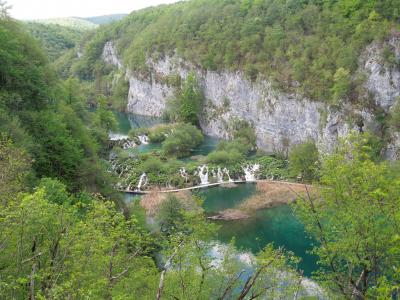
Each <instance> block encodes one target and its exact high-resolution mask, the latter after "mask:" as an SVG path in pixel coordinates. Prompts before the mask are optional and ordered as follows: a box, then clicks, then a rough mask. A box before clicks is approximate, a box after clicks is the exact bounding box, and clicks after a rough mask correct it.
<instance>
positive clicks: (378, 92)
mask: <svg viewBox="0 0 400 300" xmlns="http://www.w3.org/2000/svg"><path fill="white" fill-rule="evenodd" d="M386 47H388V49H390V51H392V52H394V54H395V56H396V57H397V58H400V39H399V38H397V39H396V38H392V39H390V40H389V42H388V43H387V44H386ZM381 52H382V45H379V44H378V43H373V44H372V45H370V46H368V47H367V49H366V51H365V53H364V55H363V56H364V69H365V71H366V73H367V82H366V84H365V86H366V88H367V89H368V91H370V92H371V93H372V94H373V96H374V99H375V103H376V104H377V105H378V106H381V107H382V108H384V109H389V108H390V107H391V106H392V105H393V104H394V102H395V101H396V99H397V98H398V97H399V96H400V72H399V70H397V71H396V70H393V68H390V67H385V66H384V62H383V58H382V55H381Z"/></svg>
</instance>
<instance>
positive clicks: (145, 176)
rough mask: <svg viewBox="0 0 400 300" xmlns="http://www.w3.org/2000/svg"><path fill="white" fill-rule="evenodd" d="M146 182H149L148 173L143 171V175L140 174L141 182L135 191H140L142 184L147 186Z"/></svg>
mask: <svg viewBox="0 0 400 300" xmlns="http://www.w3.org/2000/svg"><path fill="white" fill-rule="evenodd" d="M146 184H147V175H146V173H143V174H142V175H140V178H139V183H138V185H137V187H136V189H135V192H140V189H141V188H142V186H145V185H146Z"/></svg>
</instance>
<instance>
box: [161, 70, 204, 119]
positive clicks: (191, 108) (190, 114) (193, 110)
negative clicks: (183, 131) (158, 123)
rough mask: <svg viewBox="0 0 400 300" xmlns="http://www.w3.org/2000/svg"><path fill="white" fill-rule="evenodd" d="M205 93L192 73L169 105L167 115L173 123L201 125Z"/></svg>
mask: <svg viewBox="0 0 400 300" xmlns="http://www.w3.org/2000/svg"><path fill="white" fill-rule="evenodd" d="M202 102H203V93H202V91H201V89H200V87H199V85H198V82H197V79H196V76H195V74H194V73H190V74H189V75H188V76H187V78H186V80H185V82H184V83H183V86H182V88H181V89H180V90H179V91H178V95H177V96H176V98H175V99H173V100H171V101H170V102H169V103H168V108H167V115H169V118H170V119H172V121H175V122H183V123H189V124H193V125H199V114H200V110H201V105H202Z"/></svg>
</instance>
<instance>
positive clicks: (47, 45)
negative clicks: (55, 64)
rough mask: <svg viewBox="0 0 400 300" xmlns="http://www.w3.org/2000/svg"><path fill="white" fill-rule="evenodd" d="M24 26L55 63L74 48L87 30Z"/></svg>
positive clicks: (37, 25) (53, 25) (39, 25)
mask: <svg viewBox="0 0 400 300" xmlns="http://www.w3.org/2000/svg"><path fill="white" fill-rule="evenodd" d="M24 25H25V27H26V29H27V31H28V32H29V33H30V34H31V35H32V36H33V37H34V38H36V39H37V40H38V41H40V43H41V44H42V45H43V48H44V49H45V51H46V52H47V53H48V56H49V58H50V60H51V61H55V60H56V59H57V58H59V57H60V56H62V55H63V54H64V53H65V52H66V51H67V50H69V49H72V48H74V47H75V46H76V45H77V44H78V43H79V42H80V41H81V39H82V38H83V36H84V34H85V33H86V30H85V29H78V28H75V27H69V26H62V25H58V24H52V23H48V24H42V23H37V22H26V23H24Z"/></svg>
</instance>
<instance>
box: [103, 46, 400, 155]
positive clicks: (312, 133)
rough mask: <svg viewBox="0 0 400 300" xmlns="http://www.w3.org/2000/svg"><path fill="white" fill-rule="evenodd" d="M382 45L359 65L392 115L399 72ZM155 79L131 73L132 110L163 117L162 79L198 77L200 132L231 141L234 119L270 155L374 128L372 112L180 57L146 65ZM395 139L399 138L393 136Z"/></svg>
mask: <svg viewBox="0 0 400 300" xmlns="http://www.w3.org/2000/svg"><path fill="white" fill-rule="evenodd" d="M390 46H391V47H393V49H394V50H393V51H394V52H395V53H396V55H397V56H398V57H399V58H400V39H392V40H391V41H390ZM112 49H114V47H113V44H112V42H107V43H106V46H105V48H104V53H103V56H104V59H105V61H107V62H109V63H112V64H114V65H116V66H118V67H119V68H120V64H121V62H120V60H119V59H118V58H117V57H115V56H116V51H115V49H114V50H112ZM381 51H382V46H380V45H378V44H372V45H370V46H369V47H368V48H367V49H366V51H365V53H364V54H363V56H362V58H361V61H360V62H361V63H360V65H361V66H362V69H363V70H364V72H365V73H366V74H367V81H366V83H365V88H366V90H367V91H368V92H369V93H370V94H371V95H373V96H374V99H375V103H376V105H377V106H379V107H381V108H382V109H383V110H386V111H388V110H389V109H390V107H391V106H392V105H393V104H394V103H395V101H396V99H397V97H398V96H399V95H400V72H399V70H396V69H393V68H387V67H384V66H383V65H382V63H381V60H380V57H381V56H382V55H381ZM147 65H148V67H149V68H150V70H151V78H148V79H142V78H140V77H139V76H135V74H134V73H132V72H129V71H128V72H127V78H128V80H129V96H128V111H130V112H133V113H137V114H143V115H150V116H160V115H161V114H162V113H163V111H164V109H165V105H166V100H167V99H168V98H170V97H171V96H173V94H174V88H173V87H171V86H169V85H168V84H167V83H166V82H165V80H163V78H167V77H168V76H171V75H174V76H177V75H179V76H180V77H181V78H185V77H186V76H187V75H188V73H189V72H191V71H194V72H195V73H196V74H197V78H198V79H199V82H200V85H201V87H202V88H203V92H204V95H205V103H204V111H203V115H202V117H201V127H202V129H203V130H204V132H205V133H206V134H209V135H212V136H216V137H220V138H228V137H229V136H230V135H231V130H230V128H231V126H232V122H234V121H235V120H236V119H241V120H246V121H248V122H250V123H251V124H252V125H253V126H254V128H255V130H256V134H257V144H258V146H259V147H260V148H262V149H264V150H266V151H269V152H285V151H287V150H288V148H290V146H291V145H293V144H296V143H299V142H302V141H305V140H307V139H308V138H312V139H314V140H315V141H316V142H317V144H318V146H319V148H320V150H322V151H330V150H331V149H332V148H333V147H334V145H335V144H336V143H337V140H338V138H339V137H342V136H346V135H347V134H348V133H349V132H350V131H351V130H358V131H363V130H366V129H367V128H376V127H377V126H378V124H376V121H375V118H374V115H373V112H372V111H368V110H367V109H364V110H362V111H360V110H358V109H356V108H353V107H344V108H343V109H342V110H341V111H333V110H331V109H330V108H329V107H328V106H327V105H325V104H323V103H322V102H315V101H310V100H308V99H306V98H304V97H301V96H299V95H296V94H290V93H284V92H281V91H278V90H276V89H274V88H273V86H272V84H271V83H270V82H269V81H267V80H265V79H258V80H257V81H256V82H251V81H249V80H248V79H246V78H245V76H244V75H243V74H242V73H241V72H228V71H224V72H213V71H207V70H201V69H199V68H196V67H195V66H193V65H191V64H190V63H188V62H185V61H183V60H182V59H180V58H179V57H178V56H177V55H174V56H172V57H169V56H167V57H164V58H163V59H161V60H159V61H152V60H148V61H147ZM349 111H351V114H352V116H353V117H354V116H357V119H358V122H354V121H353V122H352V121H349V119H350V118H348V113H347V112H349ZM395 137H396V136H395ZM397 145H398V143H397V141H394V142H393V143H392V146H391V150H390V151H391V154H390V155H388V156H389V157H391V158H394V157H397V154H398V152H399V151H398V149H397V148H396V147H397Z"/></svg>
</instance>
